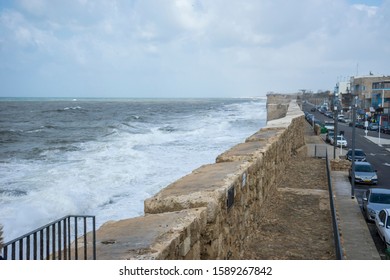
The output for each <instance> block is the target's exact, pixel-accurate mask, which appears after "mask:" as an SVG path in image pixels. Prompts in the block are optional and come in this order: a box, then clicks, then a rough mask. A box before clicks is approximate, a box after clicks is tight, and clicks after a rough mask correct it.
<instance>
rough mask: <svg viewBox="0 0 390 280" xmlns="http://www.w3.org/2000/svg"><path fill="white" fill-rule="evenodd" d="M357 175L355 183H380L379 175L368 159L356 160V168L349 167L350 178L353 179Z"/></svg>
mask: <svg viewBox="0 0 390 280" xmlns="http://www.w3.org/2000/svg"><path fill="white" fill-rule="evenodd" d="M353 175H355V183H358V184H371V185H376V184H378V175H377V173H376V170H375V169H374V167H373V166H372V165H371V163H369V162H366V161H356V162H355V169H354V170H352V166H351V167H350V169H349V179H351V180H352V176H353Z"/></svg>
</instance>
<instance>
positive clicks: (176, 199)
mask: <svg viewBox="0 0 390 280" xmlns="http://www.w3.org/2000/svg"><path fill="white" fill-rule="evenodd" d="M246 167H247V164H246V163H244V162H241V161H239V162H224V163H218V164H209V165H203V166H201V167H200V168H198V169H196V170H194V171H193V172H192V173H191V174H188V175H186V176H184V177H182V178H180V179H179V180H177V181H176V182H174V183H172V184H170V185H168V186H167V187H166V188H164V189H162V190H161V191H160V192H159V193H157V194H156V195H154V196H153V197H151V198H148V199H146V200H145V203H144V206H145V208H144V211H145V213H149V214H155V213H163V212H171V211H180V210H183V209H189V208H196V207H207V220H208V222H213V221H215V219H216V215H217V211H219V210H220V209H225V210H226V201H227V191H228V189H229V188H230V187H232V186H235V185H240V182H241V181H242V179H240V178H242V176H243V174H244V172H245V169H246Z"/></svg>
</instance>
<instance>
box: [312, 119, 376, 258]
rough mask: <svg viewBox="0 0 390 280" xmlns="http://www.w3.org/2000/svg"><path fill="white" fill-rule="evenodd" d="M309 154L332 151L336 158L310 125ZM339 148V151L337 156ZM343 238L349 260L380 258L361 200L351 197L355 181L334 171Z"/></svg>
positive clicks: (336, 198)
mask: <svg viewBox="0 0 390 280" xmlns="http://www.w3.org/2000/svg"><path fill="white" fill-rule="evenodd" d="M306 146H307V153H308V156H317V157H325V152H326V150H328V155H329V156H330V158H332V157H333V147H332V146H330V145H328V144H326V143H325V142H324V141H323V139H322V138H321V136H319V135H314V133H313V130H312V127H311V126H310V125H308V127H307V128H306ZM338 155H339V151H337V153H336V157H337V156H338ZM331 177H332V188H333V195H334V200H335V206H336V212H337V217H338V225H339V231H340V240H341V245H342V248H343V252H344V259H345V260H380V259H381V258H380V256H379V253H378V250H377V249H376V247H375V244H374V241H373V240H372V237H371V234H370V231H369V229H368V226H367V223H366V221H365V219H364V217H363V215H362V213H361V210H360V206H359V204H358V201H357V199H356V197H355V198H351V184H350V182H349V179H348V172H346V171H331Z"/></svg>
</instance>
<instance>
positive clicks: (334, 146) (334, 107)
mask: <svg viewBox="0 0 390 280" xmlns="http://www.w3.org/2000/svg"><path fill="white" fill-rule="evenodd" d="M334 96H335V98H334V102H333V113H334V114H333V116H334V133H333V159H336V147H337V121H338V120H337V119H338V109H337V101H338V100H337V99H338V94H337V93H335V94H334Z"/></svg>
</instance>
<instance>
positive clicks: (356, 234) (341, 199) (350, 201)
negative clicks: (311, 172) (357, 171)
mask: <svg viewBox="0 0 390 280" xmlns="http://www.w3.org/2000/svg"><path fill="white" fill-rule="evenodd" d="M331 176H332V187H333V192H334V198H335V205H336V209H337V210H336V211H337V215H338V219H339V220H338V223H339V230H340V235H341V243H342V247H343V250H344V257H345V259H347V260H380V259H381V258H380V256H379V253H378V250H377V249H376V247H375V244H374V241H373V240H372V237H371V233H370V231H369V229H368V226H367V223H366V221H365V220H364V217H363V215H362V212H361V210H360V206H359V204H358V201H357V199H356V198H352V197H351V184H350V182H349V179H348V172H346V171H332V172H331Z"/></svg>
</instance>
